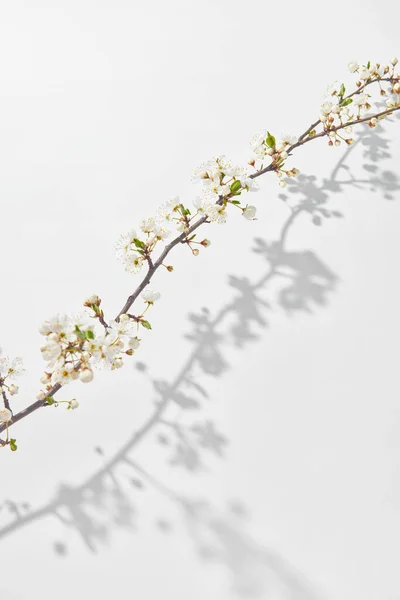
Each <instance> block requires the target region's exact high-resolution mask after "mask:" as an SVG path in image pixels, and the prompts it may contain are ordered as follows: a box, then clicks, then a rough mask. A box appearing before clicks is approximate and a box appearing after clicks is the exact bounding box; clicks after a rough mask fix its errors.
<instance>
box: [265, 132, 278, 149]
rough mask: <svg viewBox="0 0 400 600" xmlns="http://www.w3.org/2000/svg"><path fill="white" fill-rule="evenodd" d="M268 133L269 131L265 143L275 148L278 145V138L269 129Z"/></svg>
mask: <svg viewBox="0 0 400 600" xmlns="http://www.w3.org/2000/svg"><path fill="white" fill-rule="evenodd" d="M267 133H268V135H267V138H266V140H265V143H266V144H267V146H269V147H270V148H275V146H276V139H275V138H274V136H273V135H272V134H271V133H270V132H269V131H267Z"/></svg>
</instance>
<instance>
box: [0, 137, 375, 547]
mask: <svg viewBox="0 0 400 600" xmlns="http://www.w3.org/2000/svg"><path fill="white" fill-rule="evenodd" d="M355 146H356V145H355V144H354V145H353V146H350V147H348V148H347V150H346V152H345V153H344V154H343V156H342V157H341V158H340V159H339V161H338V163H337V164H336V166H335V167H334V169H333V171H332V173H331V175H330V177H329V179H328V181H327V183H326V185H325V184H324V185H323V186H321V187H318V190H319V191H321V192H323V191H324V189H328V190H329V189H330V188H329V183H333V182H337V181H338V180H337V178H336V175H337V173H338V171H339V168H340V166H341V165H342V164H343V163H344V161H345V159H346V158H347V157H348V156H349V154H350V152H352V151H353V150H354V148H355ZM340 183H341V184H342V182H340ZM352 183H360V180H349V181H348V182H345V185H351V184H352ZM364 183H371V181H370V180H366V181H365V182H364ZM298 191H301V188H300V189H299V190H298ZM302 193H303V194H305V196H306V191H305V190H303V191H302ZM322 195H323V194H322ZM314 211H318V206H310V204H309V202H307V200H302V201H300V203H298V204H297V205H295V206H294V207H292V208H291V213H290V215H289V217H288V218H287V219H286V221H285V222H284V223H283V225H282V228H281V232H280V235H279V241H278V243H277V244H278V246H279V248H280V252H281V253H282V254H283V255H285V253H286V252H287V249H286V245H287V236H288V232H289V230H290V228H291V227H292V226H293V225H294V223H295V221H296V220H297V219H298V217H299V216H300V215H301V214H310V212H311V214H312V213H313V212H314ZM266 248H267V246H265V250H266ZM278 275H279V272H278V269H277V266H276V265H275V266H273V265H272V264H271V266H270V267H268V268H267V269H266V270H265V272H264V273H262V274H261V275H260V277H259V278H258V279H257V280H255V281H253V282H252V283H250V282H248V284H247V285H248V287H246V292H250V293H251V295H252V297H253V296H254V298H257V294H258V293H260V292H261V290H263V289H264V288H265V285H266V284H267V283H268V282H269V281H271V279H272V278H273V277H274V276H278ZM328 289H329V288H328ZM242 293H243V292H242ZM242 304H243V303H242V296H241V295H240V294H239V296H238V297H236V298H234V299H233V300H232V299H230V300H229V302H228V303H227V304H226V305H225V306H222V307H220V309H219V310H218V311H217V312H216V313H215V314H214V316H213V318H212V319H209V320H208V321H207V324H206V327H205V328H204V330H203V331H202V332H201V334H200V335H199V336H196V338H195V341H194V347H193V348H192V352H191V354H190V356H189V357H188V358H187V359H186V360H185V361H184V364H183V365H182V366H181V368H180V369H179V372H178V373H177V375H176V376H175V377H174V378H173V379H172V380H171V382H170V383H168V384H167V385H166V386H165V389H162V390H161V389H158V393H159V394H160V398H159V401H157V402H156V403H155V408H154V409H153V411H152V412H151V414H150V415H149V416H148V418H147V419H146V420H145V422H144V423H143V425H141V426H140V428H139V429H138V430H136V431H135V432H133V433H132V434H131V435H130V436H129V437H128V438H127V440H126V441H125V442H124V443H123V444H121V447H120V449H119V450H118V451H117V452H116V453H115V454H114V456H112V457H110V458H109V459H108V460H106V461H105V463H104V464H103V465H101V466H100V467H99V468H98V469H97V470H96V471H95V472H94V473H93V474H91V475H90V476H89V477H88V478H87V479H86V480H85V481H84V482H82V483H81V484H79V485H77V486H76V487H73V488H72V489H73V492H74V494H71V495H69V498H72V497H75V498H86V494H85V492H87V491H89V490H91V489H92V487H93V486H96V488H97V487H98V485H99V483H101V482H103V479H106V478H108V477H109V475H110V474H111V473H112V474H113V477H117V468H120V467H122V466H123V465H125V464H128V465H129V464H132V462H134V461H132V458H131V454H132V453H133V452H134V451H135V450H136V448H137V446H138V445H139V444H142V443H143V442H144V441H145V439H146V438H147V439H148V438H149V436H150V434H153V433H154V432H155V429H156V427H157V426H159V425H162V424H163V422H164V421H165V416H166V411H167V409H168V408H169V407H170V406H171V405H172V404H173V401H174V398H176V397H177V395H179V394H180V393H182V392H181V390H182V388H184V386H185V384H187V382H188V381H189V380H190V374H191V372H193V371H194V367H195V365H198V364H199V363H200V362H201V356H202V354H203V351H204V348H205V347H207V345H208V344H209V339H210V335H211V336H212V337H213V338H214V337H218V338H221V333H218V330H219V329H220V328H221V325H222V324H223V323H224V322H225V320H226V319H227V318H228V317H229V316H232V314H236V313H237V319H238V322H241V321H242V315H241V312H240V306H242ZM152 382H153V383H155V382H156V380H155V378H154V377H153V378H152ZM100 487H101V488H103V487H104V486H103V485H101V486H100ZM57 489H58V491H57V494H56V495H55V497H54V499H53V500H51V501H49V502H48V503H46V504H44V505H42V506H41V507H40V508H37V509H36V510H34V511H32V512H29V513H27V514H24V515H18V514H17V516H15V518H14V519H13V520H12V521H11V522H10V523H8V524H5V525H3V526H2V528H0V540H1V539H3V538H4V537H6V536H7V535H10V534H12V533H13V532H15V531H17V530H19V529H20V528H22V527H24V526H25V525H28V524H29V523H33V522H35V521H37V520H38V519H41V518H43V517H44V516H58V511H59V509H60V508H61V507H67V508H70V509H71V512H73V507H72V506H70V505H69V504H68V500H66V498H65V496H63V494H62V493H61V489H62V486H61V485H59V486H57ZM81 510H84V508H83V506H82V505H81ZM75 524H76V525H77V528H78V530H79V523H75Z"/></svg>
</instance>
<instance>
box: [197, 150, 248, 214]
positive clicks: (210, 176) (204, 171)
mask: <svg viewBox="0 0 400 600" xmlns="http://www.w3.org/2000/svg"><path fill="white" fill-rule="evenodd" d="M192 180H193V181H194V182H198V181H200V182H201V183H202V193H201V195H200V196H198V197H197V198H196V199H195V200H194V202H193V205H194V207H195V208H196V210H197V214H204V215H206V216H207V217H208V220H209V221H210V222H211V223H219V224H223V223H226V220H227V207H228V205H229V204H233V205H235V206H237V207H238V208H240V210H241V211H242V214H243V216H244V217H245V218H247V219H253V218H254V216H255V207H251V209H250V210H249V207H248V206H241V203H240V201H239V200H238V196H240V195H241V194H242V192H243V191H245V192H256V191H257V190H258V184H257V182H256V181H254V179H253V178H251V177H250V176H249V173H248V170H247V168H244V167H240V166H236V165H232V163H231V161H230V160H229V159H227V158H226V157H225V156H219V157H217V158H214V159H212V160H209V161H207V162H204V163H203V164H202V165H200V167H199V168H198V169H196V170H195V171H194V172H193V175H192Z"/></svg>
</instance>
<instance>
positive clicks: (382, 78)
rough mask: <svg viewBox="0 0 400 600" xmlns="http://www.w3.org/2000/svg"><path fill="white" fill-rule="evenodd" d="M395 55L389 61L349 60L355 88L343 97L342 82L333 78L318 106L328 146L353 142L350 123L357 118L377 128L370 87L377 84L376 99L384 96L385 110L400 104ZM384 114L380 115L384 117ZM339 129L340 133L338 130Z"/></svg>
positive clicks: (343, 86)
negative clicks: (377, 95) (355, 76)
mask: <svg viewBox="0 0 400 600" xmlns="http://www.w3.org/2000/svg"><path fill="white" fill-rule="evenodd" d="M397 63H398V59H397V58H393V59H392V61H391V63H390V64H387V65H381V64H379V63H377V64H371V63H370V62H368V63H367V64H366V65H360V64H359V63H358V62H357V61H355V60H353V61H351V62H350V63H349V65H348V67H349V71H350V73H353V74H356V75H357V77H358V81H357V82H356V87H357V89H356V91H355V92H353V93H352V94H349V95H347V96H346V87H345V85H344V83H341V82H338V81H336V82H335V83H333V84H332V85H330V86H329V87H328V89H327V94H326V97H325V99H324V102H323V104H322V105H321V110H320V121H321V123H322V125H323V130H324V132H325V133H326V134H327V137H328V140H329V141H328V143H329V145H330V146H333V145H335V146H340V144H341V143H342V142H345V143H346V144H348V145H350V144H352V143H353V142H354V140H353V138H352V137H351V134H352V132H353V125H354V124H357V121H360V120H367V121H368V124H369V126H370V127H376V125H377V123H378V119H379V117H378V118H377V117H376V116H374V114H375V115H376V114H378V113H379V110H377V107H376V108H375V109H374V110H373V108H372V102H373V99H372V94H370V93H369V90H370V89H371V88H370V87H369V86H370V85H371V84H372V83H377V84H378V86H379V98H381V97H383V98H385V105H386V108H387V109H391V108H395V107H398V106H399V105H400V95H399V94H400V75H399V74H398V73H397V74H396V72H395V69H396V65H397ZM384 117H385V115H383V116H381V117H380V118H384ZM339 131H340V133H339Z"/></svg>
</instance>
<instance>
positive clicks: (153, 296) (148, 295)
mask: <svg viewBox="0 0 400 600" xmlns="http://www.w3.org/2000/svg"><path fill="white" fill-rule="evenodd" d="M160 297H161V294H160V293H159V292H153V291H152V290H145V291H144V292H142V298H143V300H144V301H145V302H148V303H149V304H153V303H154V302H155V301H156V300H159V299H160Z"/></svg>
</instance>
